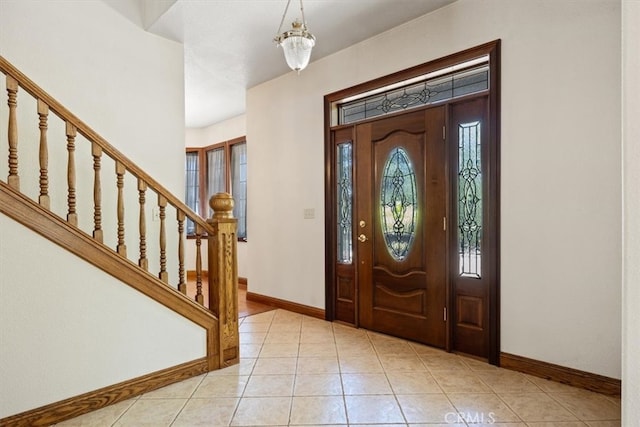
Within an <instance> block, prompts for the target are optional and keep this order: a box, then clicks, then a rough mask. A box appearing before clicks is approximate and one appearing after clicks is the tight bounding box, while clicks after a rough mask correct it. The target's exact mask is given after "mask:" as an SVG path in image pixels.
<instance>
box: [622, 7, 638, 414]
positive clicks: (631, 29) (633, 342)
mask: <svg viewBox="0 0 640 427" xmlns="http://www.w3.org/2000/svg"><path fill="white" fill-rule="evenodd" d="M622 26H623V29H622V39H623V68H622V74H623V81H622V88H623V95H622V97H623V103H622V108H623V128H622V131H623V144H624V153H623V155H624V157H623V158H624V164H623V167H624V228H623V232H624V283H623V286H624V288H623V298H622V300H623V301H624V306H623V309H622V314H623V328H622V336H623V345H622V356H623V365H622V375H623V381H622V397H623V407H622V417H623V418H622V425H625V426H627V425H628V426H630V425H634V423H637V422H638V420H640V399H638V396H640V310H639V309H638V308H639V307H640V286H639V284H640V264H638V259H640V193H639V192H638V187H639V184H638V183H640V120H639V119H638V118H639V117H640V2H638V1H635V0H625V1H623V14H622Z"/></svg>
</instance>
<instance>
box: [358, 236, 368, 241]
mask: <svg viewBox="0 0 640 427" xmlns="http://www.w3.org/2000/svg"><path fill="white" fill-rule="evenodd" d="M358 240H359V241H361V242H363V243H364V242H366V241H367V240H369V239H367V236H365V235H364V234H361V235H359V236H358Z"/></svg>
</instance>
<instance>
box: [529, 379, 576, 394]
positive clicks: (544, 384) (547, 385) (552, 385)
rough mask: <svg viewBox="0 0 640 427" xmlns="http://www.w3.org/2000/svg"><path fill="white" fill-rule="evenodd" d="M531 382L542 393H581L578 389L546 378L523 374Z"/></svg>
mask: <svg viewBox="0 0 640 427" xmlns="http://www.w3.org/2000/svg"><path fill="white" fill-rule="evenodd" d="M523 375H524V376H525V377H526V378H527V379H528V380H529V381H531V382H532V383H534V384H535V385H537V386H538V387H540V389H541V390H542V391H545V392H547V393H574V392H576V391H579V390H580V389H577V388H576V387H572V386H570V385H567V384H562V383H559V382H557V381H550V380H546V379H544V378H539V377H534V376H533V375H526V374H523Z"/></svg>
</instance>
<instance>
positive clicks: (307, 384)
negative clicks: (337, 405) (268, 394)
mask: <svg viewBox="0 0 640 427" xmlns="http://www.w3.org/2000/svg"><path fill="white" fill-rule="evenodd" d="M293 395H294V396H335V395H340V396H342V381H341V380H340V375H339V374H312V375H296V380H295V385H294V389H293Z"/></svg>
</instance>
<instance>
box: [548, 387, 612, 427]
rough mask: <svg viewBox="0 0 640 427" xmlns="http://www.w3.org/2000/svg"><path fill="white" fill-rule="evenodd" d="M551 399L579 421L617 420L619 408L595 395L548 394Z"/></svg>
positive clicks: (599, 395) (602, 397) (583, 393)
mask: <svg viewBox="0 0 640 427" xmlns="http://www.w3.org/2000/svg"><path fill="white" fill-rule="evenodd" d="M549 395H550V396H551V397H553V398H554V399H555V400H557V401H558V402H560V404H562V406H564V407H565V408H567V409H568V410H569V411H571V412H572V413H573V414H574V415H575V416H577V417H578V418H579V419H581V420H586V421H603V420H619V419H620V406H618V405H617V404H615V403H613V402H612V401H610V400H609V399H607V398H606V397H605V396H603V395H601V394H597V393H590V392H589V393H585V392H582V393H550V394H549Z"/></svg>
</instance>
